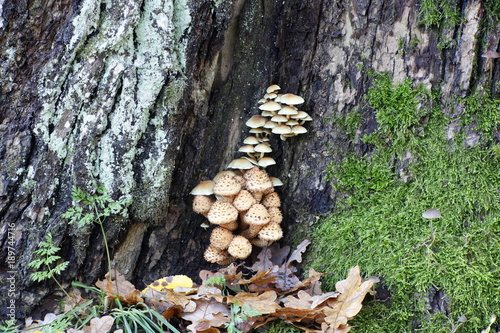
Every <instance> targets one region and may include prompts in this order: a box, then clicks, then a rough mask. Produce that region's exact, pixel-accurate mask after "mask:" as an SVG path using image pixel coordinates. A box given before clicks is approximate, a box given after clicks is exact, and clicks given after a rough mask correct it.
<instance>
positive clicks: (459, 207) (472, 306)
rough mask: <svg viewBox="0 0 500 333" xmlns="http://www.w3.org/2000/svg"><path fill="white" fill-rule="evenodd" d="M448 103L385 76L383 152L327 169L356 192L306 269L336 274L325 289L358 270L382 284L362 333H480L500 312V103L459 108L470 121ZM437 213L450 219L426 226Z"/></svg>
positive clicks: (324, 232) (378, 143) (330, 220)
mask: <svg viewBox="0 0 500 333" xmlns="http://www.w3.org/2000/svg"><path fill="white" fill-rule="evenodd" d="M437 95H438V94H432V95H431V94H430V93H428V92H426V91H425V89H423V88H422V87H413V86H412V85H411V82H408V81H406V82H404V83H402V84H399V85H393V84H392V83H391V82H390V80H389V79H388V78H387V77H386V76H378V77H377V78H376V79H375V81H374V84H373V87H372V89H371V90H370V92H369V94H368V95H367V103H368V105H369V106H370V107H372V108H373V109H374V110H375V112H376V119H377V123H378V124H379V127H378V129H377V130H376V132H374V133H372V134H370V135H368V136H365V137H364V139H363V140H364V141H365V142H368V143H371V144H373V147H374V149H373V153H372V154H369V155H365V156H359V155H352V156H348V157H346V158H345V159H344V160H343V161H342V163H340V165H332V166H331V168H330V169H329V170H328V173H329V177H330V180H331V181H332V182H333V184H334V185H335V187H336V189H337V190H338V191H341V192H345V193H347V194H348V195H346V198H345V199H343V200H340V201H339V202H337V207H336V210H335V212H333V213H332V214H331V215H330V216H328V217H326V218H323V219H321V220H320V222H319V223H317V224H316V226H317V227H316V228H315V230H314V241H313V242H312V244H311V247H310V251H309V255H308V257H307V261H308V263H307V265H308V266H310V267H313V268H315V269H316V270H318V271H321V272H329V273H331V274H329V275H327V276H326V278H325V280H324V281H325V284H326V285H327V286H328V287H327V288H325V290H328V288H329V289H332V290H333V289H334V288H335V286H334V284H335V282H336V281H338V280H340V279H342V278H343V277H344V276H345V274H346V272H347V271H348V269H349V268H350V267H352V266H355V265H360V267H361V270H362V272H363V274H364V275H365V276H367V277H368V276H372V275H374V276H378V277H380V278H381V279H382V282H381V283H380V284H379V285H380V288H382V289H381V293H379V295H378V296H377V297H376V298H374V299H372V300H367V302H366V304H365V306H364V308H363V309H362V311H361V313H360V314H359V315H358V316H357V317H356V318H355V319H354V320H353V321H352V323H351V324H353V325H356V326H357V328H356V330H355V331H356V332H433V333H436V332H480V331H481V330H482V329H484V328H486V327H487V326H488V324H489V320H490V316H491V314H492V313H496V314H497V315H499V314H500V313H499V310H500V296H499V295H500V285H499V281H500V190H499V189H500V172H499V167H498V165H499V163H500V157H499V155H498V150H499V149H498V145H496V144H495V143H494V139H493V136H494V135H493V134H494V131H496V128H497V124H498V120H499V109H498V105H500V100H495V99H492V98H490V97H487V94H484V95H482V94H475V95H473V96H471V97H469V98H467V99H465V100H460V101H459V100H457V101H450V102H453V103H456V104H457V105H459V104H460V105H462V106H463V107H464V112H461V115H459V116H456V115H455V116H454V117H455V118H453V119H449V118H448V117H447V116H444V114H443V112H442V111H441V107H440V105H438V104H439V103H438V102H436V101H437V100H439V96H437ZM394 119H397V121H396V122H395V121H394ZM450 124H455V125H460V126H462V127H459V126H452V125H450ZM467 124H471V125H469V126H466V125H467ZM359 125H362V124H359ZM474 128H475V131H476V133H477V134H478V136H476V138H479V137H480V139H479V141H474V140H473V141H474V142H473V144H469V145H467V144H465V142H470V141H468V138H469V139H470V138H471V137H472V138H474V135H473V133H474ZM452 134H453V135H452ZM452 137H453V138H452ZM429 208H435V209H438V210H439V211H440V212H441V214H442V217H441V218H438V219H433V220H429V219H424V218H423V217H422V213H423V212H424V211H426V210H427V209H429ZM464 316H465V317H464ZM465 318H466V319H467V320H466V321H465ZM464 321H465V322H464Z"/></svg>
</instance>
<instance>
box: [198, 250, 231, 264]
mask: <svg viewBox="0 0 500 333" xmlns="http://www.w3.org/2000/svg"><path fill="white" fill-rule="evenodd" d="M203 257H204V258H205V260H206V261H208V262H211V263H214V264H215V263H219V262H224V261H225V260H227V259H228V258H230V257H231V256H230V255H229V253H228V252H227V251H226V250H219V249H218V248H216V247H213V246H208V248H207V249H206V250H205V253H204V254H203Z"/></svg>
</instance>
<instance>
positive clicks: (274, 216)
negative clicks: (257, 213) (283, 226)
mask: <svg viewBox="0 0 500 333" xmlns="http://www.w3.org/2000/svg"><path fill="white" fill-rule="evenodd" d="M267 212H268V213H269V216H271V221H269V223H271V222H275V223H281V222H282V221H283V214H282V213H281V210H280V209H279V208H278V207H269V208H268V209H267Z"/></svg>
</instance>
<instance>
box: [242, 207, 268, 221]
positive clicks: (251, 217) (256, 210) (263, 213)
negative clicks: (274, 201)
mask: <svg viewBox="0 0 500 333" xmlns="http://www.w3.org/2000/svg"><path fill="white" fill-rule="evenodd" d="M244 220H245V222H246V223H248V224H251V225H256V226H261V225H265V224H268V223H269V221H271V216H270V215H269V212H268V211H267V208H266V207H264V205H261V204H259V203H256V204H253V205H252V207H250V209H249V210H248V211H247V212H246V213H245V215H244Z"/></svg>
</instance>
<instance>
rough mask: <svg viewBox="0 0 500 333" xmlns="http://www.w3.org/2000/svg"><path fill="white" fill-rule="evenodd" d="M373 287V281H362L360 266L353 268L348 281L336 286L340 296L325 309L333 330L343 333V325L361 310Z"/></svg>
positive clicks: (326, 320)
mask: <svg viewBox="0 0 500 333" xmlns="http://www.w3.org/2000/svg"><path fill="white" fill-rule="evenodd" d="M372 286H373V281H371V280H367V281H363V280H362V279H361V276H360V274H359V266H355V267H353V268H351V269H350V271H349V274H348V276H347V279H345V280H342V281H339V282H337V284H336V285H335V287H336V289H337V291H338V292H339V293H340V295H339V296H338V297H337V298H336V299H335V300H334V301H333V300H330V301H328V303H327V304H328V307H324V308H323V312H324V313H325V315H326V317H325V322H326V323H327V324H328V325H329V326H330V327H331V328H332V329H337V328H338V329H340V331H339V332H343V330H342V327H343V326H342V325H347V321H348V320H351V319H352V318H353V317H354V316H355V315H356V314H357V313H358V312H359V311H360V310H361V307H362V304H361V303H362V302H363V299H364V298H365V295H366V294H367V293H368V291H369V290H370V288H371V287H372ZM346 332H347V331H346Z"/></svg>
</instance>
